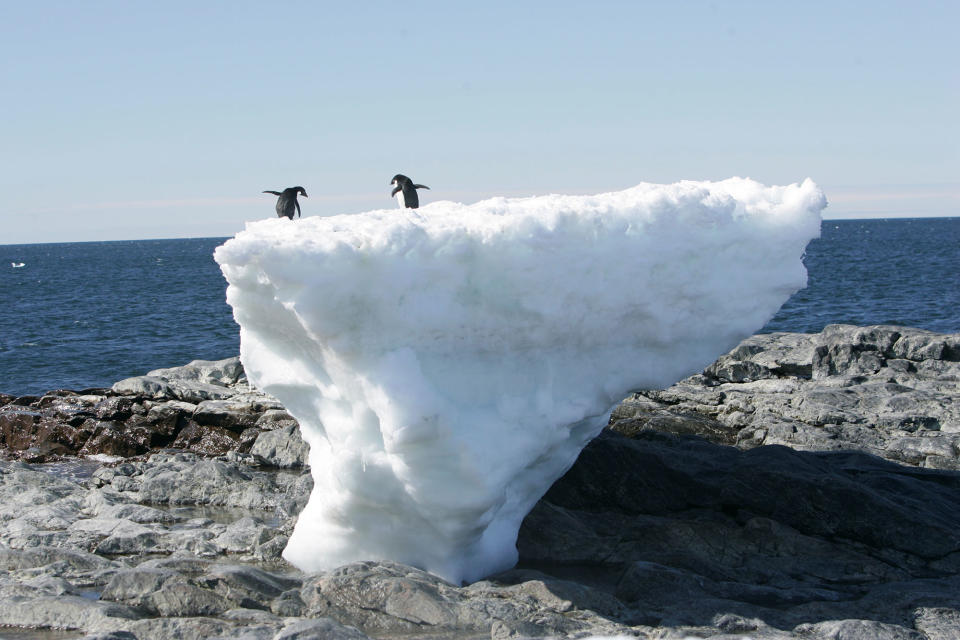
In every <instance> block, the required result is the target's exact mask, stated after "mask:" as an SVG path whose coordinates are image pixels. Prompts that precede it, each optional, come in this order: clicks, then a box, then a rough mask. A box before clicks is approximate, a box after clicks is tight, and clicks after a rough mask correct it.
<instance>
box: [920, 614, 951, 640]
mask: <svg viewBox="0 0 960 640" xmlns="http://www.w3.org/2000/svg"><path fill="white" fill-rule="evenodd" d="M915 615H916V617H915V619H914V623H913V624H914V627H916V629H917V630H918V631H920V632H921V633H923V635H925V636H926V637H927V640H956V639H957V638H960V611H958V610H957V609H947V608H938V607H921V608H920V609H917V610H916V612H915Z"/></svg>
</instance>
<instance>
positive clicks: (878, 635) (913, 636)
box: [794, 620, 928, 640]
mask: <svg viewBox="0 0 960 640" xmlns="http://www.w3.org/2000/svg"><path fill="white" fill-rule="evenodd" d="M794 631H795V632H796V633H797V634H800V635H802V636H804V637H810V638H817V639H818V640H819V639H821V638H822V639H823V640H928V639H927V638H926V637H925V636H924V635H923V634H922V633H920V632H918V631H915V630H913V629H905V628H903V627H900V626H897V625H891V624H883V623H882V622H874V621H873V620H831V621H828V622H818V623H817V624H803V625H800V626H798V627H797V628H796V629H794Z"/></svg>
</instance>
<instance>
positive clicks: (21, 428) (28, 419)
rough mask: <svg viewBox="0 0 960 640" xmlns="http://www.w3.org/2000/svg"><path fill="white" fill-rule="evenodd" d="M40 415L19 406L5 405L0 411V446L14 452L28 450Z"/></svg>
mask: <svg viewBox="0 0 960 640" xmlns="http://www.w3.org/2000/svg"><path fill="white" fill-rule="evenodd" d="M39 422H40V413H39V412H38V411H31V410H29V409H27V408H26V407H22V406H20V405H7V406H6V407H4V411H0V446H3V447H4V448H6V449H12V450H14V451H22V450H24V449H28V448H29V447H30V446H31V445H32V444H33V439H34V435H35V434H36V430H37V423H39Z"/></svg>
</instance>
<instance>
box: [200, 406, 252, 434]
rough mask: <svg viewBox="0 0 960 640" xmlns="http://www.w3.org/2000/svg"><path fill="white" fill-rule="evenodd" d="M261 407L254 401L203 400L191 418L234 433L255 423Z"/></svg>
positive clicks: (202, 423)
mask: <svg viewBox="0 0 960 640" xmlns="http://www.w3.org/2000/svg"><path fill="white" fill-rule="evenodd" d="M262 413H263V409H261V408H260V406H259V405H258V404H257V403H255V402H237V401H235V400H204V401H203V402H201V403H200V404H198V405H197V409H196V411H194V412H193V420H194V421H195V422H196V423H197V424H201V425H213V426H217V427H223V428H225V429H229V430H231V431H234V432H236V433H239V432H241V431H243V430H244V429H246V428H248V427H252V426H254V425H256V424H257V420H259V418H260V416H261V415H262Z"/></svg>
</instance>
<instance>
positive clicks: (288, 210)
mask: <svg viewBox="0 0 960 640" xmlns="http://www.w3.org/2000/svg"><path fill="white" fill-rule="evenodd" d="M264 193H272V194H273V195H275V196H280V197H279V198H277V216H279V217H281V218H290V219H291V220H293V209H294V207H296V209H297V215H298V216H300V217H301V218H302V217H303V216H302V215H301V214H300V203H299V202H297V194H300V195H301V196H303V197H304V198H306V197H307V191H306V189H304V188H303V187H287V188H286V189H284V190H283V193H281V192H279V191H264Z"/></svg>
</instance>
